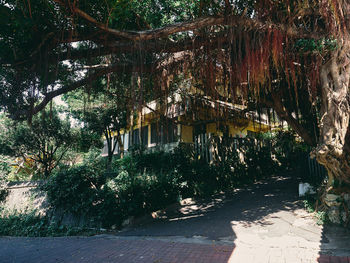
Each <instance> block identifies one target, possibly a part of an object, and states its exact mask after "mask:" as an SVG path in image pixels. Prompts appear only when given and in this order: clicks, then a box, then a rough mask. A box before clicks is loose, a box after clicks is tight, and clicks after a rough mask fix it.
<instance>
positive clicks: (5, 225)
mask: <svg viewBox="0 0 350 263" xmlns="http://www.w3.org/2000/svg"><path fill="white" fill-rule="evenodd" d="M94 232H96V231H93V230H91V229H87V228H82V227H70V226H62V225H59V224H58V223H57V222H55V221H52V220H51V219H50V218H49V217H47V216H41V215H38V214H37V212H36V211H35V210H33V211H29V212H24V213H20V212H18V211H2V215H1V216H0V236H28V237H43V236H67V235H79V234H82V233H84V234H93V233H94Z"/></svg>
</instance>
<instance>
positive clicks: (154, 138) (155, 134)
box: [151, 122, 159, 144]
mask: <svg viewBox="0 0 350 263" xmlns="http://www.w3.org/2000/svg"><path fill="white" fill-rule="evenodd" d="M158 142H159V130H158V123H157V122H155V123H152V124H151V144H154V143H158Z"/></svg>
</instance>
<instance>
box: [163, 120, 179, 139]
mask: <svg viewBox="0 0 350 263" xmlns="http://www.w3.org/2000/svg"><path fill="white" fill-rule="evenodd" d="M162 135H163V136H162V137H163V143H171V142H175V141H176V139H177V125H176V124H174V123H173V122H168V123H167V124H165V125H163V126H162Z"/></svg>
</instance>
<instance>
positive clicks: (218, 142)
mask: <svg viewBox="0 0 350 263" xmlns="http://www.w3.org/2000/svg"><path fill="white" fill-rule="evenodd" d="M262 147H269V148H270V150H271V143H270V142H269V141H268V140H257V139H255V138H248V137H246V138H236V137H224V136H213V135H212V134H210V133H209V134H206V133H203V134H199V135H198V136H196V137H195V139H194V151H195V154H196V155H197V156H198V157H200V158H203V159H205V160H206V161H207V162H211V161H213V160H214V159H216V158H218V157H220V159H222V158H225V156H227V155H228V154H230V152H232V151H234V150H235V151H237V150H238V151H239V152H242V151H247V150H248V149H253V150H256V151H259V150H260V149H261V148H262Z"/></svg>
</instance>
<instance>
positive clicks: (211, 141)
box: [194, 133, 327, 183]
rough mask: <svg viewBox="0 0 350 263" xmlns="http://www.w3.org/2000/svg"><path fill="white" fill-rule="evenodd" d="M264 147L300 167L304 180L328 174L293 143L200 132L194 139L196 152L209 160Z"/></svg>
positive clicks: (313, 179)
mask: <svg viewBox="0 0 350 263" xmlns="http://www.w3.org/2000/svg"><path fill="white" fill-rule="evenodd" d="M262 147H266V148H267V150H268V151H270V153H271V154H272V155H275V156H277V155H279V157H282V158H284V165H286V166H287V167H289V168H292V169H298V170H299V171H298V176H299V177H301V179H302V180H303V181H306V182H311V183H320V182H321V181H323V180H324V178H325V177H326V175H327V171H326V169H325V168H324V167H323V166H322V165H320V164H319V163H318V162H317V161H316V159H311V158H310V155H309V154H308V153H306V152H300V151H299V152H298V151H297V150H296V149H293V146H292V145H289V146H287V147H286V146H281V145H278V143H277V141H274V142H273V141H271V140H268V139H260V140H258V139H255V138H251V137H246V138H236V137H220V136H214V135H212V134H205V133H203V134H199V135H198V136H196V137H195V140H194V152H195V154H196V155H197V156H198V157H200V158H203V159H204V160H206V161H207V162H212V161H213V160H218V159H219V160H225V156H228V155H229V154H230V152H232V151H233V150H236V151H237V150H238V152H239V153H241V155H242V153H244V152H247V151H248V150H253V151H255V152H256V153H257V154H259V152H260V150H261V149H262ZM265 150H266V149H265ZM241 160H242V159H241Z"/></svg>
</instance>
